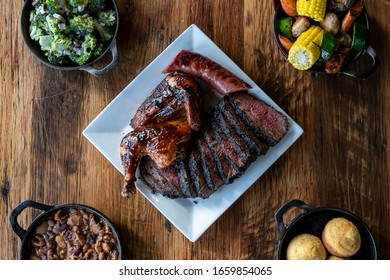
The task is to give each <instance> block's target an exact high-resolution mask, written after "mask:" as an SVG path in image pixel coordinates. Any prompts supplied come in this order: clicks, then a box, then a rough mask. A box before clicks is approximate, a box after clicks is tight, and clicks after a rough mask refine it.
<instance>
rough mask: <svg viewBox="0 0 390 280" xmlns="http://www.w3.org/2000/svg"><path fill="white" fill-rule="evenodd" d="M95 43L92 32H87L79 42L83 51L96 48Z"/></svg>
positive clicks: (90, 50)
mask: <svg viewBox="0 0 390 280" xmlns="http://www.w3.org/2000/svg"><path fill="white" fill-rule="evenodd" d="M96 44H97V39H96V37H95V36H94V35H92V34H88V35H86V36H85V37H84V42H83V43H82V44H81V48H82V49H83V51H85V52H92V51H93V50H94V49H95V48H96Z"/></svg>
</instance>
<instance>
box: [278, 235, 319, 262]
mask: <svg viewBox="0 0 390 280" xmlns="http://www.w3.org/2000/svg"><path fill="white" fill-rule="evenodd" d="M286 257H287V259H288V260H325V259H326V250H325V248H324V246H323V245H322V242H321V239H319V238H318V237H317V236H315V235H312V234H307V233H303V234H299V235H297V236H295V237H294V238H293V239H292V240H291V241H290V243H289V244H288V246H287V253H286Z"/></svg>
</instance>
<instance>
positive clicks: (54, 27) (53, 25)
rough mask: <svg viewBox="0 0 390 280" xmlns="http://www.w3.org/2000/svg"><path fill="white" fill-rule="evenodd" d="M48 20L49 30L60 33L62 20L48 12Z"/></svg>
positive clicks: (52, 32)
mask: <svg viewBox="0 0 390 280" xmlns="http://www.w3.org/2000/svg"><path fill="white" fill-rule="evenodd" d="M46 22H47V31H48V32H49V33H51V34H58V33H60V28H59V26H58V25H59V24H60V23H61V21H60V20H59V19H57V18H55V17H54V16H53V15H52V14H48V15H47V16H46Z"/></svg>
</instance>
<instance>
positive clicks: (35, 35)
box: [30, 25, 46, 41]
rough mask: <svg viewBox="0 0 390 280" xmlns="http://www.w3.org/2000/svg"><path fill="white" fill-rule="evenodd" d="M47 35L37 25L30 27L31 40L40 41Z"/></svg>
mask: <svg viewBox="0 0 390 280" xmlns="http://www.w3.org/2000/svg"><path fill="white" fill-rule="evenodd" d="M45 34H46V33H45V31H44V30H43V29H42V28H39V27H38V26H36V25H30V38H31V39H33V40H34V41H39V38H40V37H41V36H44V35H45Z"/></svg>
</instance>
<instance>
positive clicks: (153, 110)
mask: <svg viewBox="0 0 390 280" xmlns="http://www.w3.org/2000/svg"><path fill="white" fill-rule="evenodd" d="M202 107H203V106H202V96H201V92H200V89H199V87H198V84H197V83H196V81H195V79H194V78H193V77H192V76H189V75H182V74H172V75H168V76H167V77H166V78H165V79H164V80H163V81H162V82H161V83H160V84H159V85H158V86H157V87H156V88H155V89H154V90H153V91H152V92H151V94H150V95H149V96H148V97H147V99H146V100H145V101H144V102H143V103H142V104H141V106H140V107H139V109H138V110H137V112H136V113H135V116H134V117H133V119H132V120H131V122H130V125H131V126H132V128H133V129H134V130H133V131H131V132H129V133H128V134H127V135H125V137H124V138H123V139H122V142H121V145H120V155H121V160H122V165H123V168H124V172H125V178H124V186H123V189H122V196H125V197H128V196H131V195H132V194H134V193H135V191H136V188H135V184H134V183H135V180H136V176H135V173H136V169H137V166H138V164H139V162H140V160H141V158H142V157H143V156H144V155H148V156H149V157H150V158H151V159H152V160H153V161H154V162H155V164H156V165H157V166H158V167H159V168H162V169H163V168H166V167H168V166H170V165H171V164H172V163H173V162H174V161H175V160H180V159H183V158H184V157H185V155H186V154H185V151H186V149H187V146H188V142H189V140H190V138H191V133H192V131H198V130H199V129H200V126H201V110H202Z"/></svg>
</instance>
